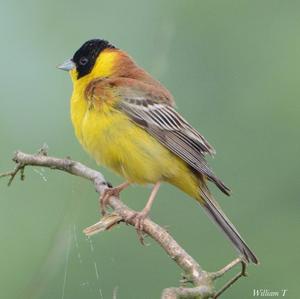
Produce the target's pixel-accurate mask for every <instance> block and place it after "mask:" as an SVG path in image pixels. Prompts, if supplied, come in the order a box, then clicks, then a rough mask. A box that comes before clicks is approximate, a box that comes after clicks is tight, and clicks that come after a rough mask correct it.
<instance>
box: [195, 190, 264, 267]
mask: <svg viewBox="0 0 300 299" xmlns="http://www.w3.org/2000/svg"><path fill="white" fill-rule="evenodd" d="M201 189H202V188H201ZM203 189H204V190H203ZM203 189H202V190H201V197H202V199H203V200H204V202H203V201H202V202H200V203H201V205H202V206H203V207H204V210H205V211H206V213H207V214H208V215H209V217H210V218H211V219H212V220H213V221H214V222H215V223H216V224H217V225H218V227H220V228H221V230H222V231H223V232H224V233H225V234H226V236H227V237H228V238H229V240H230V241H231V242H232V244H233V245H234V247H235V248H236V249H237V250H238V251H239V252H240V253H241V254H242V256H243V257H244V258H245V261H246V262H250V261H251V262H253V263H254V264H258V263H259V261H258V259H257V257H256V256H255V254H254V253H253V252H252V251H251V249H250V248H249V247H248V245H247V244H246V242H245V241H244V240H243V239H242V237H241V236H240V234H239V233H238V231H237V229H236V228H235V227H234V225H233V224H232V223H231V222H230V220H229V219H228V218H227V217H226V215H225V214H224V212H223V211H222V210H221V207H220V206H219V205H218V203H217V202H216V201H215V200H214V198H213V197H212V195H211V194H210V192H209V190H208V189H207V188H206V186H205V187H204V188H203ZM205 189H206V190H205Z"/></svg>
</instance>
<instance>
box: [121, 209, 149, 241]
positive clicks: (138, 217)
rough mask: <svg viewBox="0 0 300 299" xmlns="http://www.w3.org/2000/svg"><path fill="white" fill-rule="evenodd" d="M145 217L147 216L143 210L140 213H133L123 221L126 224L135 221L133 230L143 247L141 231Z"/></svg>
mask: <svg viewBox="0 0 300 299" xmlns="http://www.w3.org/2000/svg"><path fill="white" fill-rule="evenodd" d="M147 216H148V212H147V211H144V210H143V211H140V212H134V213H133V214H132V215H131V216H130V217H128V218H126V219H125V222H127V223H128V222H129V221H132V220H135V229H136V232H137V234H138V238H139V240H140V242H141V243H142V245H145V242H144V236H143V230H144V222H145V219H146V218H147Z"/></svg>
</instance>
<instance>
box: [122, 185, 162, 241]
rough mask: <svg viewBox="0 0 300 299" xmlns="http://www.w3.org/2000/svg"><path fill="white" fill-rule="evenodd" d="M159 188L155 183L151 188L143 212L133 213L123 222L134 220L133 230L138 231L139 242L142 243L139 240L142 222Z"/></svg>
mask: <svg viewBox="0 0 300 299" xmlns="http://www.w3.org/2000/svg"><path fill="white" fill-rule="evenodd" d="M159 187H160V182H157V183H155V185H154V186H153V188H152V191H151V194H150V196H149V199H148V201H147V203H146V205H145V207H144V208H143V210H142V211H140V212H135V213H134V214H133V215H132V216H131V217H130V218H128V219H126V220H125V221H128V220H132V219H135V228H136V230H137V231H138V234H139V237H140V240H141V242H142V238H141V235H140V234H141V231H142V230H143V228H144V221H145V218H146V217H147V216H148V214H149V212H150V210H151V207H152V204H153V202H154V199H155V198H156V195H157V192H158V189H159ZM142 243H143V242H142Z"/></svg>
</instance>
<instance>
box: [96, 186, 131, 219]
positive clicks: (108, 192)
mask: <svg viewBox="0 0 300 299" xmlns="http://www.w3.org/2000/svg"><path fill="white" fill-rule="evenodd" d="M129 185H130V183H129V182H124V183H122V184H121V185H119V186H117V187H113V188H107V189H105V190H104V192H103V193H102V194H101V195H100V197H99V204H100V211H101V214H102V215H103V216H104V215H105V214H106V206H107V202H108V200H109V198H110V197H111V196H119V194H120V192H121V191H123V190H124V189H126V188H127V187H128V186H129Z"/></svg>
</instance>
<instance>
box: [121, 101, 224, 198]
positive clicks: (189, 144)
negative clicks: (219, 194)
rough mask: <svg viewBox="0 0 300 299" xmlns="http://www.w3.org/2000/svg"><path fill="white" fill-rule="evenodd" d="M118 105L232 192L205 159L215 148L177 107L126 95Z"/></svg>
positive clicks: (195, 167)
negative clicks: (132, 98)
mask: <svg viewBox="0 0 300 299" xmlns="http://www.w3.org/2000/svg"><path fill="white" fill-rule="evenodd" d="M118 108H119V109H120V110H122V111H123V112H125V113H126V114H127V115H128V116H129V117H130V118H131V119H132V120H133V121H134V122H136V123H137V124H138V125H140V126H142V127H143V128H144V129H145V130H147V131H148V132H149V133H150V134H151V135H152V136H153V137H155V138H156V139H157V140H158V141H159V142H161V143H162V144H163V145H164V146H166V147H167V148H168V149H169V150H171V151H172V152H173V153H174V154H176V155H177V156H179V157H180V158H181V159H183V160H184V161H185V162H186V163H188V164H189V165H190V167H191V168H193V169H194V170H196V171H197V172H199V173H201V174H203V175H204V176H206V177H207V178H208V179H209V180H211V181H213V182H214V183H215V184H216V185H217V186H218V187H219V188H220V190H222V191H223V192H224V193H225V194H229V189H228V188H227V187H226V186H225V185H224V184H223V182H222V181H221V180H220V179H218V178H217V177H216V176H215V175H214V173H213V171H212V170H211V169H210V168H209V166H208V164H207V162H206V160H205V154H210V155H213V154H214V153H215V150H214V149H213V147H212V146H211V145H210V144H209V143H208V142H207V141H206V140H205V139H204V137H203V136H201V135H200V133H198V132H197V131H196V130H195V129H194V128H193V127H192V126H191V125H189V124H188V123H187V121H186V120H184V119H183V118H182V117H181V116H180V115H179V114H178V113H177V112H176V111H175V110H174V108H173V107H170V106H168V105H166V104H163V103H159V102H155V101H153V100H151V99H141V97H139V99H137V98H136V99H135V101H132V100H131V101H128V99H127V98H126V97H123V98H122V100H121V101H120V102H118Z"/></svg>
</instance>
